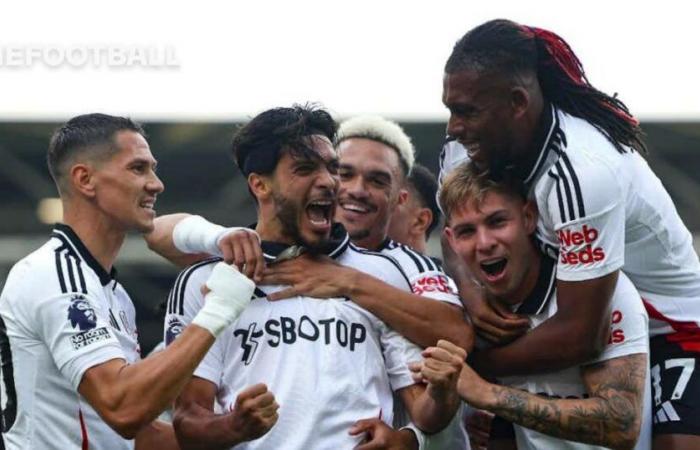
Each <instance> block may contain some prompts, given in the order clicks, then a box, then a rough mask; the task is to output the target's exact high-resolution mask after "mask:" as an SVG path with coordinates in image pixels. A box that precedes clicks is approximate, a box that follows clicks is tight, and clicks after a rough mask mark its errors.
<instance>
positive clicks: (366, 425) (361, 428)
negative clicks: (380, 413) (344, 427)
mask: <svg viewBox="0 0 700 450" xmlns="http://www.w3.org/2000/svg"><path fill="white" fill-rule="evenodd" d="M374 420H375V419H363V420H358V421H357V422H355V423H354V424H353V426H352V427H350V431H349V433H350V435H351V436H357V435H358V434H362V433H369V434H370V436H371V435H372V430H373V429H374Z"/></svg>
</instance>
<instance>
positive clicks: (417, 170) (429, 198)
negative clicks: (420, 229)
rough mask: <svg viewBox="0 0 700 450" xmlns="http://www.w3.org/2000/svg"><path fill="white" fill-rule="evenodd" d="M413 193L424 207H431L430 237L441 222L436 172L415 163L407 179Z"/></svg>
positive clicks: (426, 233)
mask: <svg viewBox="0 0 700 450" xmlns="http://www.w3.org/2000/svg"><path fill="white" fill-rule="evenodd" d="M406 181H407V184H408V186H409V188H410V189H411V191H413V192H412V193H415V194H416V198H417V200H418V203H419V204H420V206H421V207H422V208H428V209H430V212H432V213H433V220H432V222H430V225H429V226H428V228H427V229H426V230H425V238H426V239H428V238H429V237H430V234H431V233H432V232H433V230H434V229H435V228H436V227H437V226H438V223H440V208H438V203H437V198H436V195H437V190H438V184H437V179H436V178H435V174H433V172H431V171H430V169H428V168H427V167H425V166H424V165H422V164H419V163H415V164H414V165H413V169H411V173H410V174H409V175H408V179H407V180H406Z"/></svg>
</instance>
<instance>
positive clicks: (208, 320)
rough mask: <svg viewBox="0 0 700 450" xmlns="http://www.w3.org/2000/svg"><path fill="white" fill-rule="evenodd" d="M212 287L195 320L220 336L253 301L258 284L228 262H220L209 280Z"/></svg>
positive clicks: (208, 282) (195, 322)
mask: <svg viewBox="0 0 700 450" xmlns="http://www.w3.org/2000/svg"><path fill="white" fill-rule="evenodd" d="M206 285H207V287H208V288H209V289H210V291H209V293H207V295H206V296H205V297H204V306H203V307H202V309H200V310H199V312H198V313H197V315H196V316H195V317H194V319H193V320H192V323H193V324H195V325H199V326H200V327H202V328H205V329H207V330H209V332H211V334H213V335H214V337H217V336H218V335H219V333H221V332H222V331H223V330H224V329H225V328H226V327H228V326H229V325H231V324H232V323H233V322H234V321H235V320H236V319H238V316H240V315H241V313H242V312H243V310H244V309H245V307H246V306H247V305H248V303H250V299H251V297H252V296H253V291H254V290H255V283H253V281H252V280H250V278H248V277H246V276H245V275H243V274H241V273H240V272H239V271H237V270H236V269H235V268H234V267H232V266H229V265H228V264H226V263H222V262H220V263H217V264H216V265H215V266H214V270H213V271H212V272H211V275H209V278H208V279H207V282H206Z"/></svg>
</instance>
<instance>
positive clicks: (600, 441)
mask: <svg viewBox="0 0 700 450" xmlns="http://www.w3.org/2000/svg"><path fill="white" fill-rule="evenodd" d="M646 361H647V360H646V355H644V354H638V355H630V356H625V357H621V358H615V359H611V360H608V361H604V362H602V363H598V364H595V365H593V366H590V367H588V368H586V369H584V370H586V371H589V373H588V374H586V375H584V380H585V382H586V385H587V388H588V391H589V395H590V398H587V399H573V400H569V399H555V398H547V397H541V396H538V395H533V394H530V393H527V392H524V391H520V390H518V389H514V388H509V387H504V386H493V387H492V392H493V395H494V397H495V401H494V403H493V405H494V406H493V407H492V408H489V409H490V410H491V411H492V412H494V413H495V414H498V415H499V416H501V417H503V418H504V419H506V420H509V421H511V422H513V423H516V424H518V425H522V426H523V427H526V428H530V429H533V430H536V431H539V432H540V433H544V434H547V435H550V436H554V437H558V438H561V439H566V440H570V441H577V442H584V443H588V444H595V445H603V446H607V447H613V448H615V447H620V446H623V447H624V446H628V445H629V443H630V441H634V440H635V439H636V437H637V434H638V429H639V426H640V423H641V415H642V414H641V411H642V408H641V403H642V401H643V393H644V383H645V376H646V364H647V362H646Z"/></svg>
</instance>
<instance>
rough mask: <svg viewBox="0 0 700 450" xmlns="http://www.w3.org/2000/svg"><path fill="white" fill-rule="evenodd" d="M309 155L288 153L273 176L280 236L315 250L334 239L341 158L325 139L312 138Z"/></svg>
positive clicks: (280, 161)
mask: <svg viewBox="0 0 700 450" xmlns="http://www.w3.org/2000/svg"><path fill="white" fill-rule="evenodd" d="M309 141H310V142H311V146H310V149H309V151H308V152H306V153H304V152H291V151H284V153H283V155H282V156H281V157H280V159H279V162H278V163H277V166H276V167H275V170H274V172H273V174H272V177H271V198H272V203H273V207H274V213H275V214H274V215H275V217H274V218H273V219H272V220H274V221H276V223H277V227H276V228H277V229H278V230H279V231H278V233H279V236H276V237H275V239H277V240H280V241H286V242H288V243H290V244H291V243H293V244H302V245H305V246H306V247H308V248H309V249H311V250H313V249H315V248H317V247H319V246H321V245H323V244H324V243H326V242H327V241H328V239H329V237H330V233H331V225H332V219H333V215H334V213H335V209H336V200H337V199H336V194H337V190H338V179H337V174H338V159H337V156H336V153H335V150H334V149H333V146H332V145H331V142H330V141H329V140H328V138H326V137H325V136H321V135H314V136H312V137H310V138H309Z"/></svg>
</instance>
